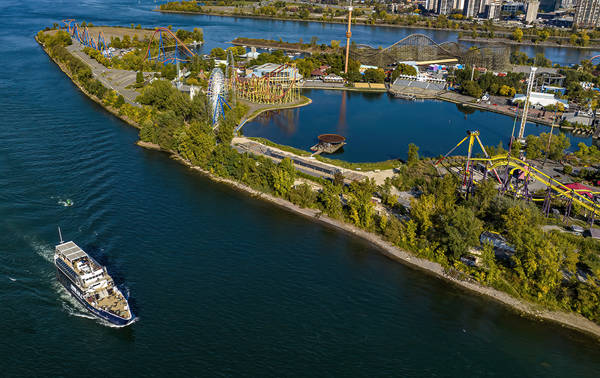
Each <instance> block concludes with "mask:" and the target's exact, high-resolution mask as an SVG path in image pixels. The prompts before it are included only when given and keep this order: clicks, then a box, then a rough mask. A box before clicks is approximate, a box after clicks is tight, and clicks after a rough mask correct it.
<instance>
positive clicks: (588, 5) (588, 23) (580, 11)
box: [573, 0, 600, 28]
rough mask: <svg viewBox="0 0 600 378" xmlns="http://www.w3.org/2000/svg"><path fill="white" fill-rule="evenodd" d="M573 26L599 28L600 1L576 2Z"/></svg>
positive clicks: (583, 0)
mask: <svg viewBox="0 0 600 378" xmlns="http://www.w3.org/2000/svg"><path fill="white" fill-rule="evenodd" d="M573 24H574V25H575V26H576V27H578V28H595V27H597V26H600V0H577V5H576V6H575V18H574V20H573Z"/></svg>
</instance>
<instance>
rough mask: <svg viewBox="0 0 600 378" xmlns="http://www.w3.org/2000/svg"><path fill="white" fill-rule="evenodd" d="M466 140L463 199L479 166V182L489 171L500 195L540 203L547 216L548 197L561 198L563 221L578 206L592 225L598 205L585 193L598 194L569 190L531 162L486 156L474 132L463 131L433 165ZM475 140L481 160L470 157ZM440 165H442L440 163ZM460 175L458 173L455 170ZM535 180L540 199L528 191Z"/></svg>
mask: <svg viewBox="0 0 600 378" xmlns="http://www.w3.org/2000/svg"><path fill="white" fill-rule="evenodd" d="M467 139H469V147H468V149H469V150H468V153H467V159H466V164H465V166H464V168H461V169H462V174H460V176H462V177H461V178H462V189H463V190H464V191H465V192H466V193H467V196H468V195H469V194H470V193H472V192H473V188H474V183H475V181H476V180H474V177H475V176H476V175H475V172H474V171H475V170H474V166H475V164H476V163H478V162H479V163H483V165H484V169H483V172H482V175H481V176H482V179H483V180H485V179H486V178H487V175H488V173H489V172H493V174H494V176H495V178H496V180H497V181H498V183H499V184H500V193H501V194H512V195H513V196H514V197H515V198H516V197H520V198H523V199H525V200H532V201H540V202H541V201H543V202H544V205H543V211H544V213H545V215H548V213H549V210H550V201H551V199H552V198H557V199H564V200H565V201H566V212H565V218H566V217H568V216H569V215H570V211H571V206H572V204H573V203H575V204H577V205H579V206H581V207H582V208H584V209H585V210H587V211H589V212H590V213H589V214H591V216H592V218H591V219H592V222H593V220H594V217H595V215H596V212H598V210H600V205H599V204H598V203H596V202H595V201H594V200H593V199H592V198H590V197H589V196H588V194H590V195H591V194H600V193H598V192H589V191H585V192H583V191H581V190H576V189H573V188H570V187H568V186H566V185H565V184H563V183H561V182H560V181H558V180H556V179H555V178H553V177H550V176H549V175H548V174H546V173H544V172H542V171H541V170H540V169H538V168H536V167H535V166H534V165H532V164H531V163H528V162H526V161H524V160H522V159H520V158H517V157H513V156H511V155H510V153H509V154H502V155H497V156H494V157H490V156H489V155H488V154H487V152H486V151H485V148H484V146H483V144H482V143H481V140H480V139H479V132H478V131H467V136H466V137H465V138H463V139H462V140H461V141H460V142H459V143H458V144H457V145H456V146H455V147H453V148H452V149H451V150H450V151H449V152H448V153H447V154H446V155H444V156H443V157H442V158H440V159H439V160H438V161H437V162H436V163H435V166H438V165H440V164H442V162H443V161H444V160H445V159H446V158H447V157H448V156H449V155H450V154H451V153H452V152H453V151H455V150H456V149H457V148H458V147H459V146H460V145H461V144H462V143H463V142H465V141H466V140H467ZM475 140H477V142H478V143H479V145H480V147H481V149H482V150H483V152H484V157H481V158H480V157H473V156H472V151H473V144H474V141H475ZM442 166H443V164H442ZM444 168H445V169H446V170H447V171H448V172H450V173H454V172H452V169H451V168H449V167H447V166H444ZM502 169H504V174H503V176H502V177H501V175H499V174H498V171H499V170H502ZM459 172H460V170H459ZM515 173H519V175H518V177H515ZM532 181H537V182H539V183H541V184H543V185H544V186H545V187H546V193H545V195H544V196H534V195H532V193H531V192H530V191H529V188H528V184H529V182H532Z"/></svg>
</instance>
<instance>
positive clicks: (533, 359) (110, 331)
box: [0, 0, 600, 377]
mask: <svg viewBox="0 0 600 378" xmlns="http://www.w3.org/2000/svg"><path fill="white" fill-rule="evenodd" d="M151 5H153V3H141V4H139V3H135V2H123V3H118V2H114V1H113V2H110V1H56V0H53V1H50V0H42V1H37V2H27V3H15V2H11V3H6V2H3V3H1V4H0V11H1V12H2V15H3V16H4V17H3V28H2V29H0V42H1V43H0V56H2V63H3V65H2V66H3V69H2V70H0V95H1V97H2V99H3V101H2V107H0V116H1V119H2V122H1V123H0V306H1V309H2V315H1V316H0V340H2V343H0V361H2V363H1V364H0V375H1V376H3V377H4V376H7V377H9V376H18V377H21V376H160V377H162V376H167V375H169V376H174V377H175V376H184V375H186V376H215V375H226V376H234V375H235V376H323V375H344V376H374V375H375V376H380V375H395V376H418V377H421V376H457V377H462V376H465V375H469V376H528V377H531V376H544V377H545V376H590V377H593V376H596V375H597V374H596V373H597V372H598V371H599V369H600V352H598V344H597V343H596V342H595V341H593V340H592V339H590V338H588V337H586V336H582V335H580V334H577V333H575V332H571V331H568V330H564V329H562V328H560V327H557V326H553V325H548V324H540V323H538V322H534V321H530V320H527V319H523V318H521V317H519V316H518V315H516V314H514V313H512V312H511V311H509V310H507V309H505V308H504V307H501V306H499V305H497V304H495V303H493V302H490V301H487V300H484V299H482V298H478V297H474V296H472V295H471V294H469V293H465V292H463V291H461V290H459V289H457V288H455V287H453V286H451V285H449V284H448V283H446V282H443V281H440V280H437V279H435V278H432V277H429V276H427V275H425V274H422V273H420V272H415V271H412V270H411V269H408V268H406V267H404V266H402V265H400V264H397V263H394V262H392V261H389V260H387V259H386V258H384V257H382V256H381V255H380V254H379V252H378V251H377V250H375V249H374V248H372V247H371V246H370V245H368V244H366V243H364V242H362V241H361V240H358V239H355V238H353V237H350V236H348V235H346V234H343V233H340V232H338V231H334V230H330V229H328V228H325V227H322V226H321V225H318V224H315V223H313V222H311V221H308V220H307V219H304V218H302V217H299V216H296V215H294V214H290V213H287V212H285V211H283V210H281V209H279V208H276V207H274V206H271V205H268V204H265V203H262V202H260V201H257V200H256V199H253V198H250V197H248V196H246V195H244V194H241V193H238V192H236V191H234V190H231V189H229V188H228V187H226V186H223V185H218V184H215V183H212V182H211V181H209V180H207V179H206V178H204V177H202V176H201V175H198V174H196V173H194V172H192V171H190V170H189V169H187V168H185V167H183V166H181V165H179V164H177V163H176V162H174V161H172V160H170V159H169V158H168V157H167V156H165V155H163V154H161V153H157V152H151V151H146V150H143V149H141V148H139V147H137V146H135V145H134V142H135V141H136V139H137V133H136V131H135V130H134V129H132V128H130V127H128V126H126V125H125V124H123V123H122V122H120V121H119V120H117V119H115V118H114V117H113V116H111V115H109V114H107V113H106V112H105V111H103V110H102V109H101V108H100V107H98V106H97V105H96V104H94V103H93V102H91V101H89V100H88V99H87V98H85V97H84V96H83V95H82V94H81V93H79V92H78V91H77V89H76V88H75V87H74V86H73V84H72V83H71V82H70V81H69V79H68V78H67V77H66V76H65V75H64V74H63V73H62V72H60V71H59V69H58V68H57V67H56V66H55V65H54V64H53V63H52V62H51V61H50V60H49V59H48V58H47V57H46V55H45V54H44V53H43V51H42V50H41V49H40V48H39V47H38V46H37V45H36V43H35V42H34V41H33V40H32V36H33V35H34V33H35V31H36V30H37V29H39V28H40V27H42V26H44V25H47V24H48V23H51V22H52V21H54V20H57V19H60V18H62V17H66V16H75V17H77V18H79V19H81V18H86V19H88V20H91V21H93V22H94V23H101V22H102V21H103V22H111V23H115V24H118V23H120V24H128V23H130V22H136V23H137V22H141V23H142V24H143V25H149V24H150V23H151V22H159V21H160V22H161V23H162V24H176V23H182V22H183V21H182V19H183V18H180V17H177V16H161V15H157V14H155V13H151V12H149V8H150V6H151ZM185 20H187V22H188V24H186V25H187V26H188V27H192V26H205V25H204V24H203V22H205V21H204V20H205V19H203V18H198V19H196V18H185ZM99 21H100V22H99ZM211 22H212V21H211ZM236 22H237V21H236ZM235 25H236V24H234V23H233V22H232V23H229V24H226V25H224V26H222V28H223V29H227V28H230V29H231V28H234V27H235ZM215 28H216V27H215ZM205 30H207V34H209V30H211V27H206V29H205ZM231 33H233V32H231ZM67 198H69V199H72V200H73V201H74V205H73V206H72V207H63V206H62V205H60V204H59V203H58V202H59V201H61V200H64V199H67ZM58 224H60V225H61V226H62V229H63V235H65V236H67V237H68V238H72V239H74V240H75V241H76V242H77V243H79V244H80V245H81V246H82V247H84V248H85V249H86V250H88V251H89V252H90V253H91V254H92V255H93V256H95V257H96V258H97V259H98V260H100V262H102V263H104V264H106V265H108V267H109V269H110V271H111V272H113V276H114V277H115V279H116V281H117V283H118V284H120V285H121V286H122V287H123V288H124V290H125V291H126V292H128V293H129V294H130V296H131V301H132V307H133V310H134V311H135V313H136V314H138V315H139V321H138V322H137V323H135V324H133V325H132V326H131V327H128V328H126V329H115V328H110V327H107V326H105V325H103V324H101V323H99V322H97V321H95V320H93V319H88V318H87V317H86V313H85V312H84V311H83V310H82V309H81V308H80V307H79V306H78V305H77V304H76V303H74V302H73V301H72V300H71V299H70V298H69V297H68V296H67V295H66V294H65V292H64V291H63V290H62V289H61V288H60V286H59V285H58V284H57V282H56V279H55V277H54V272H53V264H52V262H51V256H52V251H53V246H54V244H55V243H56V242H57V235H56V226H57V225H58Z"/></svg>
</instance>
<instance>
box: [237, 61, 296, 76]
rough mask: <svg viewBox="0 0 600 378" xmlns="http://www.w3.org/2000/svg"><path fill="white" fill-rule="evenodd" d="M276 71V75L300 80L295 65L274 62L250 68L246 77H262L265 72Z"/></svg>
mask: <svg viewBox="0 0 600 378" xmlns="http://www.w3.org/2000/svg"><path fill="white" fill-rule="evenodd" d="M273 72H275V73H277V76H278V77H285V78H287V79H289V80H301V79H302V75H301V74H300V71H298V69H297V68H296V67H292V66H284V67H282V65H281V64H276V63H265V64H261V65H260V66H256V67H253V68H252V71H251V72H250V73H249V74H248V75H246V77H263V76H265V75H267V74H271V73H273Z"/></svg>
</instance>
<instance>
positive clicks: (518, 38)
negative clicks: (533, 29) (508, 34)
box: [512, 28, 523, 42]
mask: <svg viewBox="0 0 600 378" xmlns="http://www.w3.org/2000/svg"><path fill="white" fill-rule="evenodd" d="M512 38H513V39H514V40H515V41H517V42H521V40H522V39H523V30H521V28H516V29H515V31H514V32H513V34H512Z"/></svg>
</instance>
